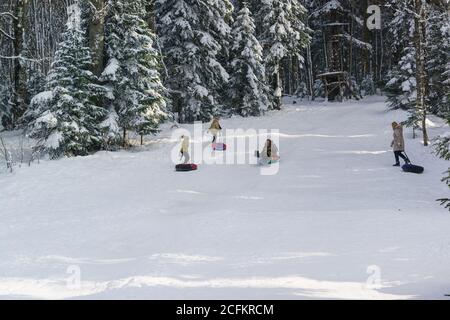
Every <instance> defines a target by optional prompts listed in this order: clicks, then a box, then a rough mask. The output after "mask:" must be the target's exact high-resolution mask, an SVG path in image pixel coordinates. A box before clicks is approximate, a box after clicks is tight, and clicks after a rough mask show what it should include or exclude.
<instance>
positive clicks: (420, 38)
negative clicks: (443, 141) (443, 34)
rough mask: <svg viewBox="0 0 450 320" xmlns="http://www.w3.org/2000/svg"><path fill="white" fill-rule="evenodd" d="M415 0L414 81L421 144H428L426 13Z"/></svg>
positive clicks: (420, 3)
mask: <svg viewBox="0 0 450 320" xmlns="http://www.w3.org/2000/svg"><path fill="white" fill-rule="evenodd" d="M414 1H415V13H416V15H415V17H414V23H415V37H414V45H415V49H416V65H417V70H416V82H417V101H416V108H417V112H418V113H419V114H420V115H421V122H422V132H423V145H424V146H428V132H427V125H426V120H427V107H426V103H425V95H426V74H425V48H424V44H425V43H424V42H425V28H426V20H425V19H426V14H425V10H426V9H425V6H424V3H423V0H414Z"/></svg>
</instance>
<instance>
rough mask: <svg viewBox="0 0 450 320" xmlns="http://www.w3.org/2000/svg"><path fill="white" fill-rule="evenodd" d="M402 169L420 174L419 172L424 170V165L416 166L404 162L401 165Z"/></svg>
mask: <svg viewBox="0 0 450 320" xmlns="http://www.w3.org/2000/svg"><path fill="white" fill-rule="evenodd" d="M402 169H403V171H405V172H410V173H417V174H421V173H423V172H424V171H425V168H424V167H421V166H416V165H413V164H405V165H404V166H403V167H402Z"/></svg>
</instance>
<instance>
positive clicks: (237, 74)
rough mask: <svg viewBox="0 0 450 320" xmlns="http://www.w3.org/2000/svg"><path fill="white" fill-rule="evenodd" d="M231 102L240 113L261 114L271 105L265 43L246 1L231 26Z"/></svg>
mask: <svg viewBox="0 0 450 320" xmlns="http://www.w3.org/2000/svg"><path fill="white" fill-rule="evenodd" d="M231 34H232V38H233V45H232V46H231V56H232V62H231V70H232V72H231V75H232V76H231V80H230V91H231V94H230V96H231V104H232V108H233V112H234V113H237V114H239V115H241V116H244V117H246V116H259V115H261V114H263V113H264V112H265V111H266V110H267V109H268V106H269V103H270V101H269V98H268V94H269V88H268V86H267V84H266V77H265V68H264V62H263V57H262V47H261V45H260V44H259V42H258V40H257V39H256V37H255V24H254V21H253V18H252V17H251V13H250V10H249V9H248V8H247V6H246V5H245V3H244V4H243V8H242V9H241V10H240V11H239V12H238V14H237V18H236V20H235V22H234V25H233V30H232V33H231Z"/></svg>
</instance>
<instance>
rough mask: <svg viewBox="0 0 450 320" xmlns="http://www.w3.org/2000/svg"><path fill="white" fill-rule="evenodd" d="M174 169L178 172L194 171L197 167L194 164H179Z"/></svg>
mask: <svg viewBox="0 0 450 320" xmlns="http://www.w3.org/2000/svg"><path fill="white" fill-rule="evenodd" d="M175 169H176V170H177V171H180V172H186V171H195V170H197V169H198V166H197V165H196V164H179V165H177V166H176V167H175Z"/></svg>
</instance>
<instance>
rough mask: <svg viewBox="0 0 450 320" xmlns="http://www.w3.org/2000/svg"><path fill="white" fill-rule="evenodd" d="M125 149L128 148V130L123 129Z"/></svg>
mask: <svg viewBox="0 0 450 320" xmlns="http://www.w3.org/2000/svg"><path fill="white" fill-rule="evenodd" d="M122 139H123V147H124V148H126V147H127V129H126V128H123V137H122Z"/></svg>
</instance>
